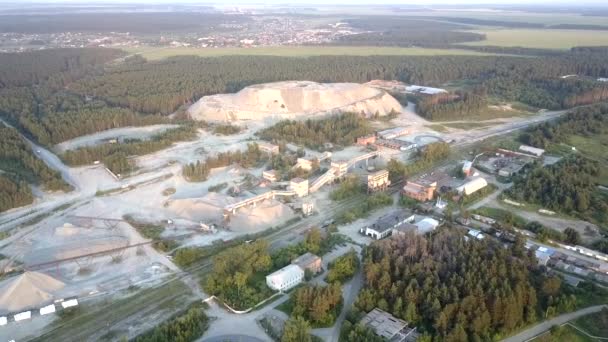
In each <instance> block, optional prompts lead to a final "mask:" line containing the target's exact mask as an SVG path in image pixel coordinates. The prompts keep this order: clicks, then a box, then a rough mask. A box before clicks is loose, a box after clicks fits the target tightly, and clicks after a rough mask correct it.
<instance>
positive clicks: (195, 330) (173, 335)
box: [133, 302, 209, 342]
mask: <svg viewBox="0 0 608 342" xmlns="http://www.w3.org/2000/svg"><path fill="white" fill-rule="evenodd" d="M208 327H209V318H208V317H207V315H206V314H205V310H204V308H203V305H202V304H201V303H199V302H197V303H195V304H193V305H191V306H190V307H189V308H188V310H187V311H185V312H184V313H180V314H178V315H177V316H175V317H172V318H171V319H169V320H168V321H166V322H163V323H161V324H160V325H158V326H157V327H155V328H154V329H152V330H150V331H147V332H145V333H143V334H141V335H139V336H137V337H136V338H134V339H133V341H134V342H160V341H176V342H189V341H195V340H196V339H198V338H199V337H201V336H202V335H203V333H204V332H205V330H207V328H208Z"/></svg>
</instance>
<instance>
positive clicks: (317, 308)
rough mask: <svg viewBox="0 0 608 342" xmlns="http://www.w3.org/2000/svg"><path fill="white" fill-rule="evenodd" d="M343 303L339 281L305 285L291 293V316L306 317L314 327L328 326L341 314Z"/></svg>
mask: <svg viewBox="0 0 608 342" xmlns="http://www.w3.org/2000/svg"><path fill="white" fill-rule="evenodd" d="M341 304H342V287H341V285H340V284H338V283H334V284H331V285H328V286H303V287H300V288H297V289H296V290H295V291H294V292H293V293H292V294H291V298H290V305H291V316H292V317H302V318H304V319H305V320H307V321H309V322H310V323H311V325H312V327H328V326H331V325H333V324H334V322H335V320H336V318H337V317H338V315H339V314H340V309H341Z"/></svg>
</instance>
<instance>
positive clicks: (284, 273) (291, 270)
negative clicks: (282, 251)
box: [266, 264, 304, 280]
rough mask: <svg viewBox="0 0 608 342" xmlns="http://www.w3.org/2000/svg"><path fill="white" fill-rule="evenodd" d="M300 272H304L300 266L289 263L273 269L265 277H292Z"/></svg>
mask: <svg viewBox="0 0 608 342" xmlns="http://www.w3.org/2000/svg"><path fill="white" fill-rule="evenodd" d="M302 273H304V271H303V270H302V268H300V266H298V265H294V264H290V265H287V266H285V267H283V268H281V269H280V270H278V271H275V272H273V273H271V274H269V275H267V276H266V278H271V279H272V278H275V279H277V280H279V279H286V278H292V277H294V276H297V275H300V274H302Z"/></svg>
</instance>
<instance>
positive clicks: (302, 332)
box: [281, 317, 312, 342]
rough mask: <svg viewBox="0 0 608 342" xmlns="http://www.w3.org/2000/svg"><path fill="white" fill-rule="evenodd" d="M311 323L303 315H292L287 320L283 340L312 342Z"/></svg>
mask: <svg viewBox="0 0 608 342" xmlns="http://www.w3.org/2000/svg"><path fill="white" fill-rule="evenodd" d="M310 329H311V327H310V323H309V322H308V321H307V320H305V319H304V318H302V317H292V318H290V319H288V320H287V322H285V327H284V328H283V335H282V336H281V342H312V337H311V335H310Z"/></svg>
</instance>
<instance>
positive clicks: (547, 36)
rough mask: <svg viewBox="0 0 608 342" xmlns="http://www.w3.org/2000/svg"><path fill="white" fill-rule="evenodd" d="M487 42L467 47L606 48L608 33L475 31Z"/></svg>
mask: <svg viewBox="0 0 608 342" xmlns="http://www.w3.org/2000/svg"><path fill="white" fill-rule="evenodd" d="M473 32H477V33H483V34H485V35H486V38H487V39H486V40H483V41H479V42H469V43H465V44H466V45H495V46H519V47H528V48H543V49H569V48H571V47H573V46H606V45H608V32H606V31H590V30H548V29H488V30H481V31H473Z"/></svg>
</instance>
